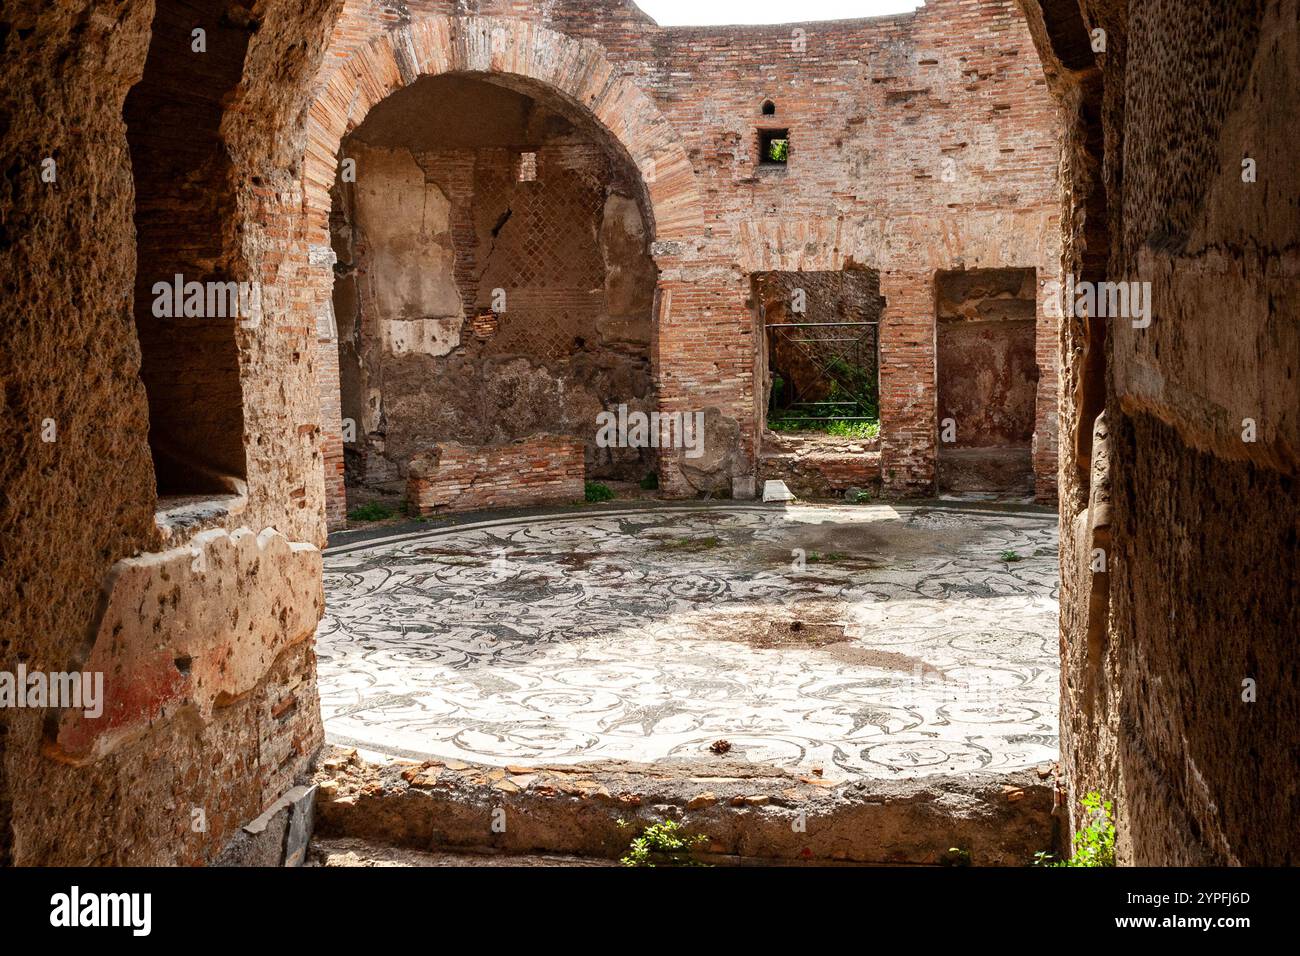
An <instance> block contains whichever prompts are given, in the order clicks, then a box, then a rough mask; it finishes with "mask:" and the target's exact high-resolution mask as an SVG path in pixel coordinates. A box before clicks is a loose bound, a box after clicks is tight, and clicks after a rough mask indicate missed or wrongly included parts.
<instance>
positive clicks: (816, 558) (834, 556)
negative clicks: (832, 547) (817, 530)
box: [804, 551, 848, 564]
mask: <svg viewBox="0 0 1300 956" xmlns="http://www.w3.org/2000/svg"><path fill="white" fill-rule="evenodd" d="M846 557H848V555H846V554H844V553H843V552H842V551H831V552H830V553H829V554H821V553H820V552H817V551H809V552H808V554H807V556H806V557H805V558H804V560H805V561H806V562H807V563H808V564H818V563H820V562H822V561H829V562H831V563H832V564H834V563H835V562H836V561H843V560H844V559H845V558H846Z"/></svg>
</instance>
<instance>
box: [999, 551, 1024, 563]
mask: <svg viewBox="0 0 1300 956" xmlns="http://www.w3.org/2000/svg"><path fill="white" fill-rule="evenodd" d="M998 557H999V558H1001V559H1002V560H1003V561H1006V562H1008V563H1010V562H1012V561H1019V560H1020V555H1019V554H1017V553H1016V552H1015V551H999V552H998Z"/></svg>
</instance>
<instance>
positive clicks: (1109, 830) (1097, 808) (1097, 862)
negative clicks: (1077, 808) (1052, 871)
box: [1034, 790, 1115, 867]
mask: <svg viewBox="0 0 1300 956" xmlns="http://www.w3.org/2000/svg"><path fill="white" fill-rule="evenodd" d="M1082 803H1083V809H1084V812H1085V813H1086V814H1087V818H1088V824H1087V826H1084V827H1081V828H1080V829H1079V832H1078V833H1076V834H1075V835H1074V855H1073V856H1071V857H1070V858H1069V859H1068V860H1054V859H1052V855H1051V854H1050V853H1037V854H1035V856H1034V865H1035V866H1052V867H1061V866H1114V865H1115V821H1114V819H1113V818H1112V817H1111V812H1112V811H1113V810H1114V808H1115V805H1114V803H1112V802H1111V801H1110V800H1106V801H1104V802H1103V801H1102V799H1101V794H1099V793H1097V792H1096V791H1095V790H1094V791H1093V792H1092V793H1090V794H1088V795H1087V796H1086V797H1084V798H1083V800H1082Z"/></svg>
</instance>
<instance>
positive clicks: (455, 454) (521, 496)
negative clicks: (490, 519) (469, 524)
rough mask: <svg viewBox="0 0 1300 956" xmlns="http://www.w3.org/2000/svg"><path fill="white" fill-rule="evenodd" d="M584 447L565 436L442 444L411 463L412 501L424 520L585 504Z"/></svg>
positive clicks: (408, 482) (409, 493) (409, 491)
mask: <svg viewBox="0 0 1300 956" xmlns="http://www.w3.org/2000/svg"><path fill="white" fill-rule="evenodd" d="M583 455H584V446H583V443H582V442H581V441H580V440H577V439H574V438H571V437H568V436H564V435H533V436H531V437H529V438H522V439H519V440H518V441H513V442H510V443H509V444H506V445H477V446H474V445H459V444H456V443H454V442H449V443H446V444H442V445H438V446H436V447H434V448H431V449H429V450H428V451H426V452H424V453H423V454H420V455H417V456H416V457H415V458H414V459H413V460H412V462H411V464H410V468H409V470H408V474H407V479H406V488H407V492H406V494H407V500H408V501H409V502H410V503H411V504H412V505H413V506H414V507H415V508H416V509H417V510H418V511H419V513H420V514H422V515H430V514H441V513H443V512H452V511H475V510H478V509H482V508H517V507H523V506H527V505H560V504H572V503H573V502H575V501H581V500H582V499H583V473H584V459H583Z"/></svg>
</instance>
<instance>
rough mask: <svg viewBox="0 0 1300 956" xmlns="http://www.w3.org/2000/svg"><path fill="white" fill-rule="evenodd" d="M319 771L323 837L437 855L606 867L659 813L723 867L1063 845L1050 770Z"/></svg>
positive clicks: (683, 765)
mask: <svg viewBox="0 0 1300 956" xmlns="http://www.w3.org/2000/svg"><path fill="white" fill-rule="evenodd" d="M318 767H319V769H318V771H317V773H316V776H315V778H314V779H315V783H316V784H317V785H318V790H317V800H316V829H315V837H316V839H317V840H318V841H330V840H340V839H352V840H359V841H362V842H363V843H369V844H377V845H382V846H388V847H400V848H406V849H411V850H418V851H424V852H428V853H434V854H446V853H465V852H470V853H488V854H505V855H514V856H529V855H534V856H535V855H554V856H571V857H582V858H589V859H595V860H615V859H617V858H618V857H619V856H621V855H622V854H623V853H624V852H626V850H627V846H628V843H629V842H630V840H631V839H632V838H633V837H634V836H636V835H638V834H639V833H640V831H641V829H642V828H643V827H644V826H647V825H650V824H652V823H657V822H660V821H662V820H667V819H671V820H677V821H679V822H680V823H682V824H683V825H684V826H685V828H686V829H687V830H688V831H689V832H691V833H699V834H703V835H705V836H706V837H707V842H706V843H705V844H702V847H701V853H700V855H699V856H700V859H701V860H702V861H704V862H712V863H716V864H719V865H761V864H776V865H794V864H819V865H835V864H858V865H876V866H882V865H913V866H934V865H953V864H959V865H967V864H969V865H974V866H1027V865H1029V864H1031V863H1032V862H1033V859H1034V854H1035V853H1036V852H1038V851H1039V850H1045V851H1048V852H1056V850H1057V849H1058V846H1057V844H1058V835H1059V828H1058V825H1057V824H1058V818H1059V817H1058V811H1057V805H1058V802H1059V801H1058V800H1057V796H1056V789H1057V788H1056V783H1055V769H1054V768H1053V767H1042V768H1038V769H1034V770H1023V771H1017V772H1014V773H1006V774H963V775H945V776H930V777H919V778H914V779H903V780H868V779H862V778H856V779H852V780H832V779H829V778H823V777H821V776H819V775H817V774H816V773H811V774H806V775H805V774H799V773H794V772H788V771H785V770H782V769H779V768H776V767H773V766H770V765H765V764H757V763H749V762H743V761H742V760H740V759H739V758H737V759H734V760H727V759H725V758H719V759H718V760H716V761H708V762H662V763H657V764H633V763H622V762H604V763H588V764H574V765H563V766H533V765H524V764H511V765H509V766H505V767H493V766H487V765H482V764H471V763H467V762H464V761H458V760H422V761H414V760H401V759H394V760H387V761H382V762H381V761H375V760H367V759H365V758H363V757H362V756H360V755H358V753H357V751H355V750H351V749H343V748H339V747H334V748H332V749H329V750H327V752H326V754H325V755H324V756H323V758H322V759H321V761H320V762H319V765H318Z"/></svg>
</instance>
